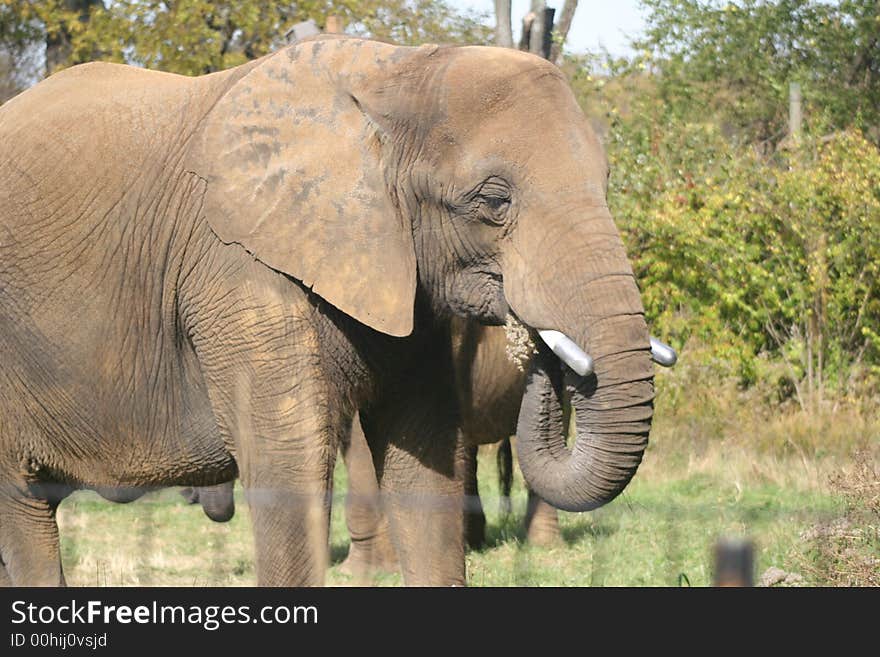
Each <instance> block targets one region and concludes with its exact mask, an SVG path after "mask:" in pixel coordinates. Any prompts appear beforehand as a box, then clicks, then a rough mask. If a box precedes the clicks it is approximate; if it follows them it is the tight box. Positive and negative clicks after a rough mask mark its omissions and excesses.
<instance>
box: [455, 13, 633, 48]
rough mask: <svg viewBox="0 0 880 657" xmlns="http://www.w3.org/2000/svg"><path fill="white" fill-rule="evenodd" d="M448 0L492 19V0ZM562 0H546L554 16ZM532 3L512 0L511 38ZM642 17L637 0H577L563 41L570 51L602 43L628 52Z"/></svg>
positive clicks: (517, 33) (594, 46)
mask: <svg viewBox="0 0 880 657" xmlns="http://www.w3.org/2000/svg"><path fill="white" fill-rule="evenodd" d="M450 4H453V5H455V6H457V7H461V8H465V9H476V10H478V11H484V12H487V13H488V14H489V15H490V16H492V18H493V20H494V3H493V2H492V0H450ZM563 4H564V0H549V1H548V2H547V6H548V7H554V8H555V9H556V13H557V16H558V15H559V12H560V11H561V9H562V5H563ZM529 7H531V2H530V0H513V5H512V8H511V15H512V17H513V21H512V22H513V38H514V40H516V39H518V38H519V33H520V28H521V25H522V17H523V16H525V14H526V13H528V11H529ZM643 25H644V20H643V18H642V10H641V8H640V7H639V3H638V0H580V2H579V4H578V8H577V11H576V12H575V15H574V21H572V24H571V31H570V32H569V33H568V40H567V42H566V44H565V47H566V49H567V50H570V51H571V52H584V51H585V50H592V51H596V50H598V49H599V48H600V47H602V46H604V47H605V48H606V49H607V50H608V51H609V52H611V53H612V54H614V55H627V54H631V52H632V51H631V49H630V48H629V47H628V44H627V37H630V36H635V35H637V34H639V33H640V32H641V30H642V28H643Z"/></svg>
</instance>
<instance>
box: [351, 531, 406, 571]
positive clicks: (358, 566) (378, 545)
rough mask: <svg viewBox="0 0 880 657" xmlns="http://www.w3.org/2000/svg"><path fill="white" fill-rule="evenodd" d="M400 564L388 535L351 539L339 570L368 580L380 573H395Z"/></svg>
mask: <svg viewBox="0 0 880 657" xmlns="http://www.w3.org/2000/svg"><path fill="white" fill-rule="evenodd" d="M399 570H400V564H399V562H398V560H397V555H396V554H395V552H394V547H393V546H392V545H391V540H390V538H388V536H387V535H386V536H383V537H377V538H373V539H369V540H367V539H360V540H355V539H352V541H351V546H350V547H349V549H348V556H347V557H346V558H345V561H343V562H342V563H341V564H339V572H340V573H342V574H344V575H348V576H350V577H353V578H355V580H356V581H358V582H359V581H361V580H368V579H370V578H371V577H372V576H373V575H376V574H380V573H396V572H398V571H399Z"/></svg>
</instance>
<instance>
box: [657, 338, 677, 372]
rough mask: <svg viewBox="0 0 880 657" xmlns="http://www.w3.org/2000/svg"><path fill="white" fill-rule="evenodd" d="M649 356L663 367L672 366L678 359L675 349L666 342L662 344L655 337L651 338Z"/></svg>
mask: <svg viewBox="0 0 880 657" xmlns="http://www.w3.org/2000/svg"><path fill="white" fill-rule="evenodd" d="M651 358H652V359H653V360H654V362H655V363H657V364H658V365H662V366H663V367H672V366H673V365H675V362H676V361H677V360H678V354H676V353H675V349H673V348H672V347H670V346H669V345H668V344H663V343H662V342H660V340H658V339H657V338H653V337H652V338H651Z"/></svg>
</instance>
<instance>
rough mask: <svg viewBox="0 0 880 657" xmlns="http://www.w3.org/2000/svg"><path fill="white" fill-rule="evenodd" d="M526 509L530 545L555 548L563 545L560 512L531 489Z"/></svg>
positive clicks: (527, 535) (527, 534) (527, 533)
mask: <svg viewBox="0 0 880 657" xmlns="http://www.w3.org/2000/svg"><path fill="white" fill-rule="evenodd" d="M528 491H529V501H528V507H527V508H526V518H525V526H526V540H527V541H528V542H529V544H530V545H536V546H539V547H553V546H555V545H560V544H561V543H562V534H561V532H560V531H559V512H558V511H557V510H556V508H555V507H552V506H550V505H549V504H547V502H545V501H544V500H542V499H541V498H540V497H539V496H538V494H537V493H535V491H533V490H532V489H531V488H529V489H528Z"/></svg>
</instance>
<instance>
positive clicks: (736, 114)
mask: <svg viewBox="0 0 880 657" xmlns="http://www.w3.org/2000/svg"><path fill="white" fill-rule="evenodd" d="M642 4H643V6H644V7H645V9H647V10H648V19H647V26H648V27H647V30H646V36H645V37H644V38H643V39H641V40H639V41H637V42H636V44H635V45H636V47H637V48H638V49H639V50H640V51H641V52H642V53H643V55H642V57H641V59H640V63H641V64H642V65H646V66H648V67H650V68H651V69H652V70H654V71H655V72H656V73H658V78H657V79H658V83H659V85H660V87H661V93H662V94H663V96H664V99H665V101H666V102H667V103H669V104H670V106H671V107H672V108H673V109H675V111H677V112H679V113H681V114H682V115H686V114H687V113H688V112H694V111H697V112H707V111H708V112H710V113H712V114H715V115H716V116H718V117H720V119H721V120H722V121H723V122H724V123H725V126H724V127H725V129H726V130H728V131H729V132H733V133H736V134H737V136H739V137H741V138H742V139H744V140H748V141H751V142H764V143H766V144H767V145H768V146H769V147H771V148H772V147H774V146H775V145H776V144H778V143H779V142H780V141H781V140H782V139H784V137H785V136H786V134H787V125H786V121H787V94H788V87H789V83H790V82H799V83H801V86H802V88H803V94H804V100H805V102H806V105H807V111H808V112H810V111H811V110H812V114H813V122H812V125H813V127H814V128H815V129H817V130H822V131H824V132H831V131H833V130H837V129H840V128H841V127H843V126H849V125H853V126H854V127H858V128H859V129H861V130H863V131H864V132H866V133H868V134H870V135H872V136H873V139H874V141H875V142H880V55H878V53H880V2H878V1H877V0H843V1H841V2H838V3H826V2H819V1H817V0H735V1H730V2H727V1H725V2H719V1H714V2H713V1H706V0H642ZM695 108H699V109H695ZM808 127H809V126H808Z"/></svg>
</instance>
